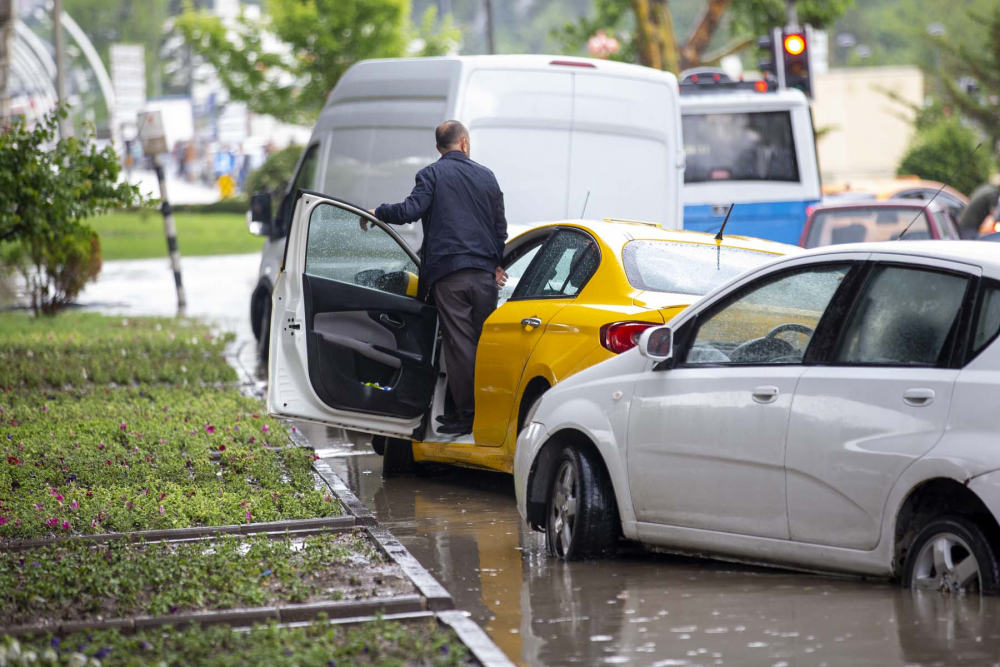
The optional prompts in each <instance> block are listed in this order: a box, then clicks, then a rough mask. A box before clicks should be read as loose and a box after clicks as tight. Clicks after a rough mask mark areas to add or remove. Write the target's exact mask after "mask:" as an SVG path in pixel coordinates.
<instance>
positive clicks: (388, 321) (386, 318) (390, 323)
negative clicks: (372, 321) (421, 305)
mask: <svg viewBox="0 0 1000 667" xmlns="http://www.w3.org/2000/svg"><path fill="white" fill-rule="evenodd" d="M378 321H379V322H381V323H382V324H384V325H386V326H387V327H392V328H393V329H402V328H403V324H404V322H403V320H401V319H399V318H397V317H393V316H392V315H390V314H389V313H382V314H381V315H379V318H378Z"/></svg>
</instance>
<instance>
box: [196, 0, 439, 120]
mask: <svg viewBox="0 0 1000 667" xmlns="http://www.w3.org/2000/svg"><path fill="white" fill-rule="evenodd" d="M265 9H266V18H264V19H263V20H262V21H259V22H258V21H252V20H250V19H248V18H246V17H245V16H242V17H240V19H239V20H238V21H237V22H236V24H235V25H233V26H226V25H225V24H224V23H223V22H222V21H221V20H220V19H219V18H218V17H216V16H212V15H210V14H207V13H205V12H197V11H195V10H194V8H193V7H191V6H190V5H188V6H187V8H186V10H185V12H184V14H183V15H182V16H181V17H180V18H179V19H178V21H177V27H178V28H179V29H180V30H181V32H182V34H183V35H184V36H185V38H186V39H187V40H188V42H189V43H190V44H191V45H192V47H193V48H194V50H195V52H196V53H197V54H198V55H199V56H200V57H201V58H202V59H204V60H205V61H206V62H207V63H209V64H211V65H212V66H213V67H214V68H215V70H216V72H217V74H218V76H219V78H220V80H221V81H222V84H223V85H224V86H225V87H226V89H227V90H228V91H229V94H230V96H231V97H232V98H233V99H235V100H241V101H245V102H248V103H249V105H250V108H251V109H252V110H253V111H256V112H258V113H265V114H271V115H272V116H275V117H276V118H279V119H281V120H285V121H289V122H309V121H311V120H312V119H313V118H315V116H316V115H317V114H318V113H319V110H320V109H322V108H323V103H324V102H325V101H326V98H327V96H328V95H329V93H330V91H331V90H333V87H334V85H336V83H337V81H338V80H339V79H340V77H341V76H342V75H343V74H344V72H345V71H346V70H347V68H349V67H350V66H351V65H353V64H354V63H356V62H358V61H360V60H365V59H367V58H392V57H398V56H403V55H406V54H407V51H408V48H409V45H410V42H411V40H412V39H413V38H414V37H415V36H417V35H416V34H415V32H414V29H413V27H412V26H411V24H410V18H409V15H410V1H409V0H266V1H265ZM431 23H433V17H432V18H431V19H429V20H428V19H427V17H426V15H425V18H424V22H423V24H422V26H421V30H420V33H419V36H420V38H421V39H422V40H423V42H424V45H425V48H426V50H427V52H428V53H433V54H438V53H440V52H442V51H446V50H447V48H448V47H447V46H445V45H446V44H447V43H449V42H451V43H457V41H458V34H457V31H455V30H454V28H453V27H452V26H451V23H450V20H449V19H447V18H446V19H445V21H444V22H443V23H442V25H441V26H440V27H439V29H438V31H436V32H435V31H433V30H431V27H430V24H431ZM275 37H276V38H277V39H278V40H279V41H280V42H282V43H283V45H284V47H285V48H284V49H282V48H277V49H275V48H270V47H269V45H268V42H269V41H273V39H274V38H275ZM418 55H424V54H423V53H420V54H418Z"/></svg>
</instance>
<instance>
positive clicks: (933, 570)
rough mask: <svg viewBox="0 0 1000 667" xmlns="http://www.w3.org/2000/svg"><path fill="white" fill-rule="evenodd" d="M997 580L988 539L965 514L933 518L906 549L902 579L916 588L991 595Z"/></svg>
mask: <svg viewBox="0 0 1000 667" xmlns="http://www.w3.org/2000/svg"><path fill="white" fill-rule="evenodd" d="M998 581H1000V571H998V564H997V559H996V556H995V555H994V553H993V549H992V548H991V547H990V542H989V539H987V537H986V535H984V534H983V531H982V530H981V529H980V528H979V526H977V525H976V523H975V522H974V521H971V520H969V519H968V518H966V517H964V516H957V515H950V516H943V517H939V518H937V519H934V520H933V521H931V522H930V523H928V524H927V525H926V526H925V527H924V529H923V530H921V531H920V532H919V533H917V535H916V537H914V538H913V542H911V543H910V547H909V549H908V550H907V552H906V565H905V567H904V569H903V579H902V583H903V585H904V586H906V587H908V588H910V589H912V590H915V591H917V590H924V591H938V592H941V593H947V594H955V595H961V594H965V593H972V594H980V593H981V594H986V595H991V594H994V593H996V592H997V588H998V587H997V584H998Z"/></svg>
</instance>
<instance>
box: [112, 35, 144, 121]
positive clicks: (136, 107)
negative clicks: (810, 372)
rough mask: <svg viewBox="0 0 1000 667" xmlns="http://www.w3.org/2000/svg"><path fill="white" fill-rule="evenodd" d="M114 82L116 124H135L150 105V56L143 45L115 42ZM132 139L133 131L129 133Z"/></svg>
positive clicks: (113, 48)
mask: <svg viewBox="0 0 1000 667" xmlns="http://www.w3.org/2000/svg"><path fill="white" fill-rule="evenodd" d="M110 55H111V58H110V60H111V83H112V85H113V86H114V89H115V115H114V118H113V119H112V121H113V123H112V124H113V126H114V128H115V129H116V131H117V130H121V128H122V127H123V126H125V127H129V128H131V127H133V126H134V125H135V122H136V121H135V117H136V114H138V113H139V112H140V111H142V109H143V108H144V107H145V106H146V56H145V49H144V48H143V46H142V45H141V44H112V45H111V51H110ZM127 136H128V137H129V138H131V136H132V135H131V132H129V133H128V135H127Z"/></svg>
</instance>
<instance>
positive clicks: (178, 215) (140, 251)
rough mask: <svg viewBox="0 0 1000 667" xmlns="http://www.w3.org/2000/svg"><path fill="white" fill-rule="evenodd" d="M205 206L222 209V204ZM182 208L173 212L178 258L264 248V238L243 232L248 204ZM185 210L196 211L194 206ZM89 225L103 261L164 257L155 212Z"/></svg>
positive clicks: (126, 214) (119, 216)
mask: <svg viewBox="0 0 1000 667" xmlns="http://www.w3.org/2000/svg"><path fill="white" fill-rule="evenodd" d="M224 201H228V200H224ZM205 206H206V207H207V206H218V207H219V208H222V209H223V210H225V208H226V207H224V206H223V202H219V203H218V204H217V205H210V204H206V205H205ZM182 208H184V207H180V206H178V207H177V208H175V209H174V222H175V223H176V225H177V244H178V246H179V247H180V250H181V256H182V257H195V256H204V255H237V254H241V253H256V252H260V250H261V248H262V247H263V246H264V239H262V238H261V237H259V236H253V235H252V234H250V233H248V232H247V219H246V212H247V210H248V209H249V208H250V205H249V204H248V203H247V201H246V200H242V201H236V202H235V204H234V205H232V208H233V209H235V210H233V211H232V212H224V213H213V212H208V213H201V212H195V213H189V212H184V211H183V210H182ZM188 210H194V211H198V207H194V206H192V207H189V209H188ZM90 224H91V225H92V226H93V228H94V229H95V230H96V231H97V233H98V234H100V236H101V250H102V252H103V254H104V259H105V260H107V261H113V260H117V259H148V258H153V257H166V256H167V243H166V241H165V240H164V238H163V217H162V216H161V215H160V213H159V212H158V211H153V210H147V209H139V210H132V211H114V212H112V213H108V214H106V215H102V216H98V217H96V218H94V219H93V220H92V221H91V223H90Z"/></svg>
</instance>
